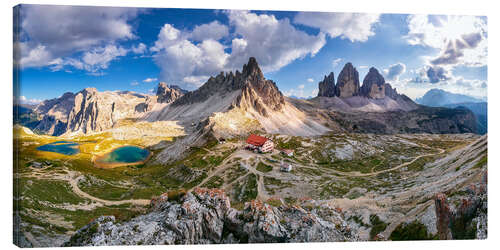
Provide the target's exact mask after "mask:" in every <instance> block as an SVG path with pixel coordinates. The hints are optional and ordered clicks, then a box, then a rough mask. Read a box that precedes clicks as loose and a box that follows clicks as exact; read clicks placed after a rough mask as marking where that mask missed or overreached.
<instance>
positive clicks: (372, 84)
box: [360, 67, 386, 99]
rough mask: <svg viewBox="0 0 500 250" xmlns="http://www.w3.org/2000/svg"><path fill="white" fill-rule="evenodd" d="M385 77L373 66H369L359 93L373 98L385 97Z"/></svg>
mask: <svg viewBox="0 0 500 250" xmlns="http://www.w3.org/2000/svg"><path fill="white" fill-rule="evenodd" d="M385 93H386V91H385V79H384V77H383V76H382V75H381V74H380V73H379V72H378V70H377V69H376V68H374V67H371V68H370V70H369V71H368V74H366V76H365V79H364V80H363V86H361V88H360V94H361V95H362V96H366V97H369V98H373V99H381V98H384V97H385Z"/></svg>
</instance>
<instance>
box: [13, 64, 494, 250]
mask: <svg viewBox="0 0 500 250" xmlns="http://www.w3.org/2000/svg"><path fill="white" fill-rule="evenodd" d="M360 80H361V79H360V76H359V74H358V71H357V70H356V68H355V67H354V65H352V64H351V63H347V64H345V66H344V67H343V69H342V70H341V72H340V73H339V74H338V75H337V77H335V74H334V73H333V72H332V73H329V74H328V75H326V76H325V77H324V79H323V80H322V81H321V82H319V83H318V87H319V91H318V95H317V96H316V97H314V98H309V99H298V98H291V97H286V96H284V95H283V94H282V92H281V91H280V90H279V89H278V87H277V85H276V83H275V82H273V81H272V80H269V79H266V78H265V77H264V74H263V73H262V71H261V69H260V68H259V65H258V62H257V60H256V59H255V58H253V57H251V58H249V60H248V63H246V64H245V65H243V68H242V70H241V72H240V71H238V70H237V71H235V72H227V73H226V72H221V73H220V74H218V75H216V76H213V77H210V78H209V79H208V80H207V81H206V82H205V83H204V84H203V85H202V86H201V87H199V88H198V89H196V90H194V91H186V90H183V89H181V88H180V87H178V86H175V85H167V84H165V83H159V85H158V87H157V88H156V94H155V95H147V94H140V93H135V92H124V91H121V92H118V91H115V92H111V91H106V92H99V91H97V90H96V89H95V88H86V89H83V90H81V91H80V92H78V93H70V92H68V93H65V94H63V95H62V96H61V97H59V98H55V99H50V100H45V101H43V102H41V103H40V104H38V105H36V106H28V105H15V106H14V118H15V119H14V120H15V122H16V124H15V126H14V166H17V167H16V168H15V170H14V171H15V177H14V178H15V182H14V183H15V186H14V200H15V201H16V202H14V204H15V205H14V220H15V224H17V225H18V227H15V231H16V230H17V231H16V232H15V233H14V235H15V236H16V238H15V241H16V242H18V243H19V244H20V245H21V246H26V247H54V246H87V245H138V244H148V245H149V244H208V243H248V242H254V243H270V242H325V241H329V242H331V241H360V240H361V241H366V240H414V239H484V238H486V237H487V220H486V217H487V216H486V211H487V188H486V187H487V185H486V184H487V134H486V132H485V131H484V127H485V124H482V125H481V126H480V127H478V118H477V117H476V115H475V113H474V112H473V111H471V110H470V109H469V108H467V107H464V106H463V105H455V106H445V105H433V106H441V107H431V106H424V105H422V104H417V103H415V102H414V101H413V100H412V99H410V98H409V97H407V96H406V95H404V94H400V93H398V92H397V91H396V89H395V88H393V87H392V86H391V84H390V83H388V82H386V81H385V79H384V77H383V76H382V75H381V74H380V73H379V71H378V70H377V69H375V68H370V69H369V72H368V73H367V75H366V76H364V78H363V79H362V82H361V81H360ZM251 134H254V135H259V136H262V137H265V138H267V139H266V140H270V141H272V143H273V145H274V148H273V149H272V150H271V151H270V152H266V153H259V152H257V151H258V150H248V147H249V145H248V143H247V138H248V137H249V135H251ZM48 145H50V146H49V147H47V146H48ZM40 146H46V147H45V148H50V150H42V149H44V148H40ZM61 146H63V147H64V148H63V149H65V150H67V149H68V148H70V150H68V152H71V153H67V154H65V153H61V152H63V151H61V149H60V148H58V147H61ZM127 146H128V147H127ZM130 146H134V147H130ZM117 149H120V150H117ZM64 152H66V151H64ZM120 152H125V153H124V154H126V155H124V156H123V155H119V153H120ZM132 156H134V157H132ZM136 156H137V159H135V157H136ZM130 157H132V158H133V159H134V160H133V161H132V160H129V158H130ZM122 158H126V159H125V160H121V161H120V160H117V159H122ZM284 167H286V168H284ZM283 169H285V171H283Z"/></svg>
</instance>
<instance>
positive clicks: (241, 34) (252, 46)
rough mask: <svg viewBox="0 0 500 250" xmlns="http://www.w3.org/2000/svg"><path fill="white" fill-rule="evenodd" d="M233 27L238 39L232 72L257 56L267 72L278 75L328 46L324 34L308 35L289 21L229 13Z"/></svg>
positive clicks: (231, 62) (233, 43) (251, 14)
mask: <svg viewBox="0 0 500 250" xmlns="http://www.w3.org/2000/svg"><path fill="white" fill-rule="evenodd" d="M226 14H227V15H228V18H229V24H230V25H231V26H232V27H234V33H235V35H236V36H237V37H238V38H236V39H233V42H232V46H233V47H232V49H233V50H234V51H233V52H232V53H231V56H230V58H229V67H230V68H233V69H234V68H240V67H241V65H243V64H244V63H246V62H247V61H248V58H249V57H251V56H253V57H255V58H257V61H258V62H259V64H260V65H261V66H262V68H263V70H264V71H265V72H268V71H275V70H278V69H280V68H281V67H283V66H285V65H288V64H289V63H291V62H292V61H294V60H296V59H299V58H303V57H305V56H306V55H311V56H314V55H315V54H316V53H318V52H319V50H320V49H321V48H322V47H323V46H324V45H325V43H326V39H325V35H324V33H321V32H320V33H319V34H318V35H316V36H314V35H308V34H307V33H305V32H303V31H300V30H298V29H296V28H295V27H294V26H293V25H292V24H291V23H290V20H289V19H287V18H283V19H277V18H276V17H275V16H274V15H266V14H261V15H258V14H255V13H251V12H249V11H236V10H232V11H228V12H226Z"/></svg>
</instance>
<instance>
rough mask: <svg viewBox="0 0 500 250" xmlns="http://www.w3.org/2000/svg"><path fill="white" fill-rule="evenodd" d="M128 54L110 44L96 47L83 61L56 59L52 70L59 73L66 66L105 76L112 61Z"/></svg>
mask: <svg viewBox="0 0 500 250" xmlns="http://www.w3.org/2000/svg"><path fill="white" fill-rule="evenodd" d="M127 52H128V51H127V50H126V49H125V48H123V47H121V46H116V45H114V44H109V45H106V46H105V47H96V48H94V49H92V50H90V51H87V52H85V53H83V55H82V57H81V59H75V58H66V59H61V58H58V59H55V60H54V61H53V63H52V67H51V69H52V70H54V71H57V70H61V69H62V68H63V67H64V66H72V67H74V68H76V69H80V70H86V71H88V72H89V73H90V74H92V75H103V74H104V73H103V72H101V71H102V70H104V69H107V68H108V66H109V63H110V62H111V61H113V60H115V59H116V58H118V57H121V56H125V55H126V54H127Z"/></svg>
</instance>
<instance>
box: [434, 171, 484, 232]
mask: <svg viewBox="0 0 500 250" xmlns="http://www.w3.org/2000/svg"><path fill="white" fill-rule="evenodd" d="M486 178H487V172H485V173H484V174H483V177H482V180H481V181H480V182H479V183H475V184H470V185H469V186H468V187H466V188H465V190H463V191H464V193H465V195H463V196H460V195H459V197H453V201H449V199H450V198H448V197H447V196H446V194H444V193H439V194H437V195H436V197H435V199H434V201H435V205H436V217H437V223H436V225H437V230H438V237H439V239H440V240H457V239H486V238H487V234H488V232H487V228H488V226H487V210H488V202H487V179H486ZM456 204H458V205H456Z"/></svg>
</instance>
